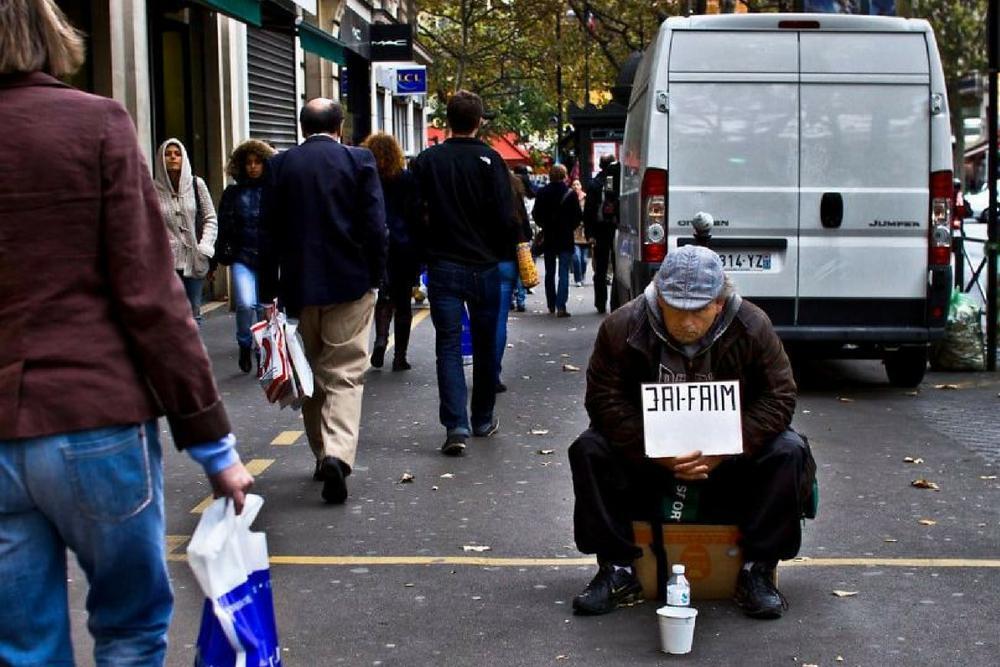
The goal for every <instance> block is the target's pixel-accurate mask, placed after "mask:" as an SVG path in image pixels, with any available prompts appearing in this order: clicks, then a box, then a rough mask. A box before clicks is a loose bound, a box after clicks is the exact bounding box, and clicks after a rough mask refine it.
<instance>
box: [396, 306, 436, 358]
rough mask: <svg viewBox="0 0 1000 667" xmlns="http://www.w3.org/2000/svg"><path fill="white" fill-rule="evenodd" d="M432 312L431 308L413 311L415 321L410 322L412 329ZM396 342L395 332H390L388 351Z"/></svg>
mask: <svg viewBox="0 0 1000 667" xmlns="http://www.w3.org/2000/svg"><path fill="white" fill-rule="evenodd" d="M430 314H431V311H430V309H429V308H425V309H424V310H418V311H417V312H415V313H413V321H412V322H411V323H410V331H413V330H414V329H416V328H417V325H418V324H420V323H421V322H423V321H424V320H425V319H426V318H427V316H428V315H430ZM395 344H396V336H395V334H389V342H388V343H387V344H386V346H385V349H386V351H387V352H388V351H389V350H390V349H391V348H392V346H393V345H395Z"/></svg>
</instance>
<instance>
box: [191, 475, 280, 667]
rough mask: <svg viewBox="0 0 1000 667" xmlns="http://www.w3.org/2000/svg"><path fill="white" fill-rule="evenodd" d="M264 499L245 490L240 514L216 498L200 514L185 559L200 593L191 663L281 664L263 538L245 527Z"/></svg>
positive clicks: (200, 666)
mask: <svg viewBox="0 0 1000 667" xmlns="http://www.w3.org/2000/svg"><path fill="white" fill-rule="evenodd" d="M263 504H264V500H263V499H262V498H261V497H260V496H257V495H253V494H249V495H247V497H246V504H245V505H244V508H243V513H242V514H240V515H239V516H236V512H235V511H234V509H233V505H232V503H231V502H229V501H228V500H227V499H225V498H219V499H218V500H216V501H215V502H214V503H212V504H211V505H210V506H209V507H208V509H206V510H205V513H204V514H202V517H201V521H200V522H199V523H198V528H197V529H196V530H195V532H194V535H193V536H192V538H191V543H190V544H189V545H188V549H187V552H188V562H189V563H190V565H191V569H192V570H193V571H194V575H195V578H196V579H197V580H198V584H199V585H200V586H201V589H202V591H203V592H204V594H205V604H204V606H203V608H202V615H201V629H200V630H199V632H198V642H197V653H196V654H195V662H194V664H195V667H280V665H281V649H280V647H279V645H278V629H277V624H276V623H275V620H274V603H273V598H272V595H271V572H270V569H269V567H268V561H267V538H266V536H265V535H264V533H254V532H251V531H250V524H251V523H253V520H254V518H256V516H257V513H258V512H259V511H260V508H261V506H262V505H263Z"/></svg>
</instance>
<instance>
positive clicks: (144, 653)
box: [0, 420, 173, 667]
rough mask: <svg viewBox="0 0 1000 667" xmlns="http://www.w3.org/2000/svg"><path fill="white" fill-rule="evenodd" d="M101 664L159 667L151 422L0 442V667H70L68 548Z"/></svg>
mask: <svg viewBox="0 0 1000 667" xmlns="http://www.w3.org/2000/svg"><path fill="white" fill-rule="evenodd" d="M67 547H68V548H69V549H71V550H72V551H73V552H74V553H75V554H76V558H77V560H78V561H79V563H80V567H81V568H82V569H83V571H84V572H85V573H86V575H87V581H88V582H89V584H90V592H89V593H88V595H87V613H88V619H87V627H88V629H89V630H90V634H91V635H93V637H94V660H95V662H96V663H97V665H99V666H101V667H103V666H105V665H107V666H110V665H115V666H118V665H144V666H145V665H162V664H163V660H164V654H165V651H166V647H167V628H168V626H169V625H170V614H171V610H172V607H173V593H172V592H171V590H170V581H169V579H168V576H167V564H166V559H165V556H164V521H163V470H162V458H161V450H160V441H159V436H158V433H157V428H156V421H155V420H153V421H149V422H147V423H146V424H144V425H137V424H136V425H132V426H112V427H107V428H98V429H92V430H88V431H76V432H73V433H63V434H59V435H52V436H47V437H40V438H29V439H22V440H0V664H3V665H57V664H59V665H61V664H65V665H72V664H73V647H72V645H71V644H70V634H69V608H68V607H69V605H68V602H67V591H66V548H67Z"/></svg>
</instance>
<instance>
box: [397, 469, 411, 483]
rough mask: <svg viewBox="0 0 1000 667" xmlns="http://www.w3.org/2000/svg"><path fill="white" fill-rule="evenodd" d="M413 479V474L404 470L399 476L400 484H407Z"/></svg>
mask: <svg viewBox="0 0 1000 667" xmlns="http://www.w3.org/2000/svg"><path fill="white" fill-rule="evenodd" d="M412 481H413V475H411V474H410V473H408V472H404V473H403V475H402V477H400V478H399V483H400V484H409V483H411V482H412Z"/></svg>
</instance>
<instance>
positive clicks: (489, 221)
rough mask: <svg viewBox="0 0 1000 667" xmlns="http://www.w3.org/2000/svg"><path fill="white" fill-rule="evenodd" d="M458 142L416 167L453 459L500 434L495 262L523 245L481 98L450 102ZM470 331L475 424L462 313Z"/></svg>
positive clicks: (460, 96)
mask: <svg viewBox="0 0 1000 667" xmlns="http://www.w3.org/2000/svg"><path fill="white" fill-rule="evenodd" d="M447 115H448V126H449V127H450V128H451V132H452V135H451V137H450V138H449V139H447V140H445V142H444V143H442V144H438V145H437V146H432V147H431V148H428V149H427V150H425V151H424V152H422V153H421V154H420V155H418V156H417V158H416V159H415V160H414V161H413V173H414V174H415V175H416V177H417V181H418V183H419V187H420V192H421V196H422V197H423V198H424V200H425V201H426V203H427V213H428V229H427V245H426V253H427V257H428V267H427V290H428V298H429V299H430V304H431V320H432V321H433V322H434V329H435V332H436V334H435V335H436V341H435V351H436V352H437V379H438V396H439V397H440V401H441V406H440V418H441V423H442V424H443V425H444V427H445V429H446V431H447V435H446V439H445V442H444V444H443V445H442V446H441V451H442V453H444V454H446V455H448V456H461V455H462V454H464V453H465V442H466V440H467V439H468V438H469V436H470V435H473V436H477V437H487V436H490V435H493V434H494V433H496V432H497V430H498V429H499V421H498V420H497V419H496V417H495V416H494V414H493V408H494V404H495V403H496V394H495V384H496V350H495V348H496V332H497V318H498V316H499V312H500V271H499V269H498V268H497V263H498V262H499V260H500V258H501V257H504V256H506V255H507V254H509V250H510V248H511V247H512V246H513V245H514V244H515V243H516V241H517V226H516V224H515V222H514V216H513V214H512V205H513V198H512V195H511V187H510V176H509V174H508V171H507V166H506V165H505V164H504V161H503V159H502V158H501V157H500V155H499V154H498V153H497V152H496V151H494V150H493V149H491V148H490V147H489V146H487V145H486V144H484V143H483V142H482V141H480V140H479V139H477V138H476V133H477V131H478V130H479V124H480V122H481V121H482V117H483V103H482V100H480V99H479V96H478V95H476V94H474V93H470V92H468V91H464V90H460V91H458V92H457V93H455V94H454V95H453V96H452V97H451V99H450V100H448V108H447ZM466 306H467V307H468V313H469V322H470V326H471V329H472V358H473V369H472V420H471V425H470V420H469V412H468V410H467V409H466V397H467V392H468V390H467V388H466V384H465V371H464V370H463V367H462V348H461V336H462V314H463V312H464V311H465V309H466Z"/></svg>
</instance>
